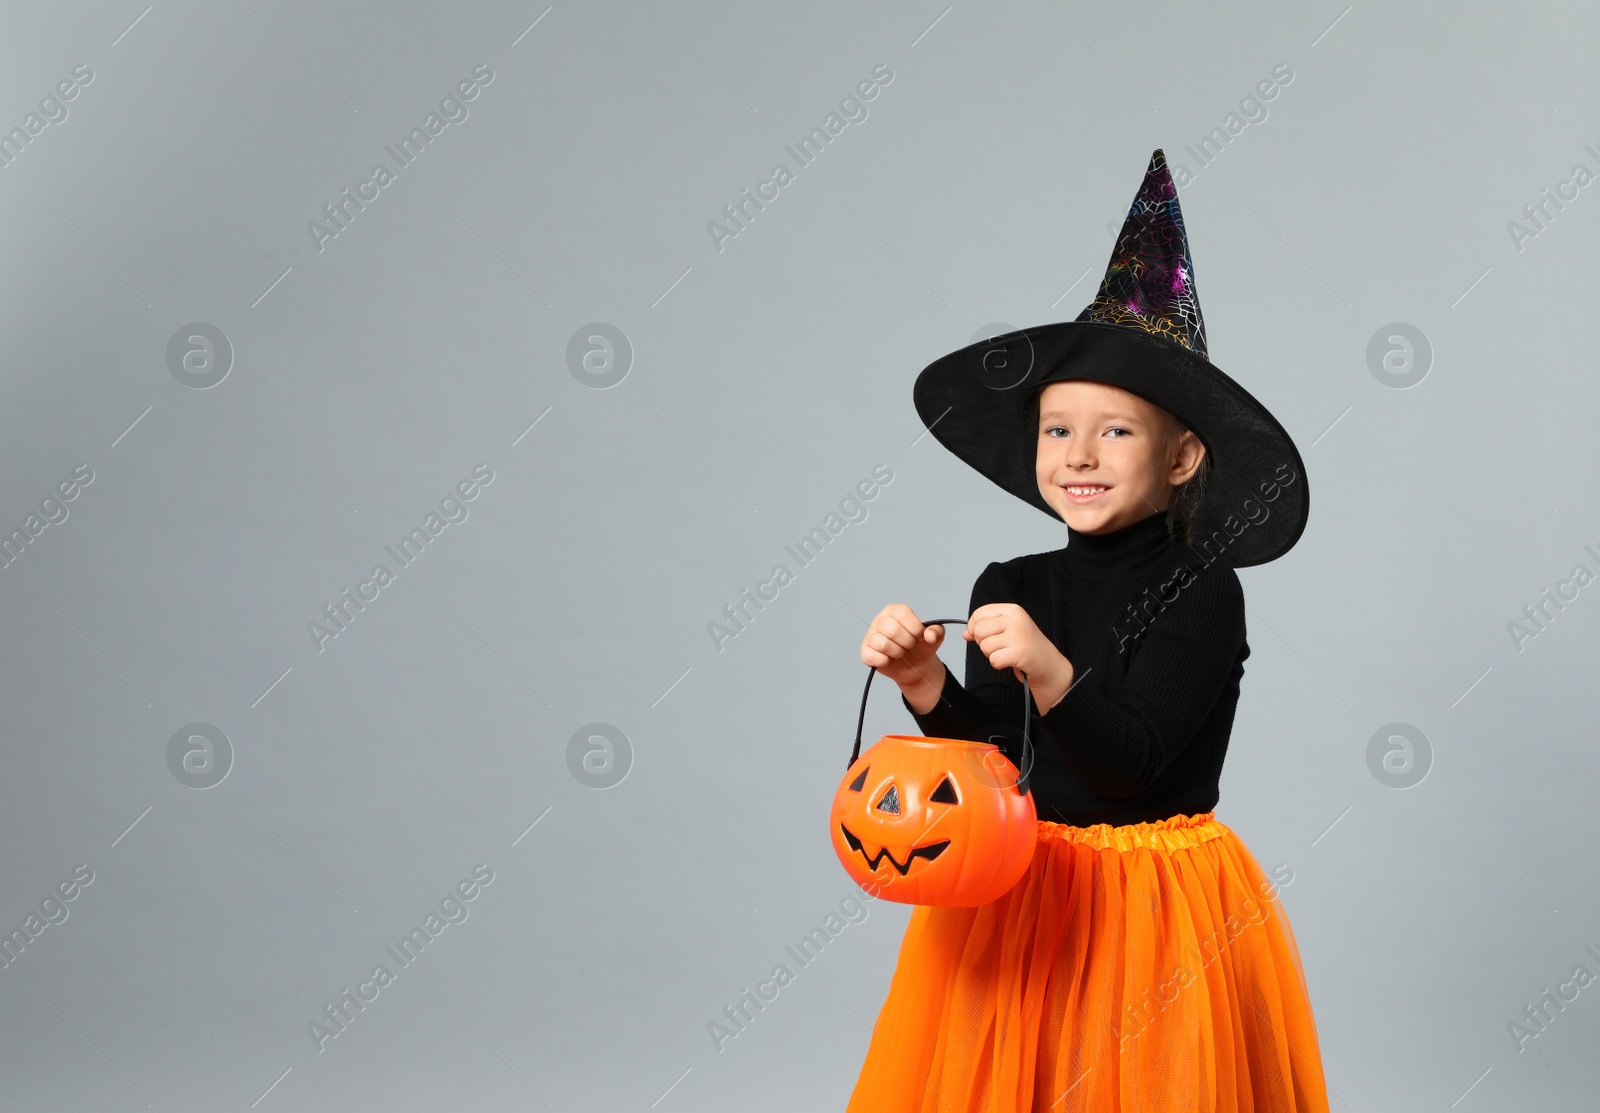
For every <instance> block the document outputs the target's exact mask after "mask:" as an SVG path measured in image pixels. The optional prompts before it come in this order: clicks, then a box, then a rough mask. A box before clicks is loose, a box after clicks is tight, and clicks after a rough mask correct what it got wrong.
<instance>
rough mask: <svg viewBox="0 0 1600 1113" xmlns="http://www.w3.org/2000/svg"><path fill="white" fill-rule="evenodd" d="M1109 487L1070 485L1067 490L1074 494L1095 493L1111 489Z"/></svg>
mask: <svg viewBox="0 0 1600 1113" xmlns="http://www.w3.org/2000/svg"><path fill="white" fill-rule="evenodd" d="M1110 489H1111V488H1109V487H1068V488H1067V490H1068V491H1069V492H1070V493H1072V494H1074V495H1094V494H1098V493H1099V492H1101V491H1109V490H1110Z"/></svg>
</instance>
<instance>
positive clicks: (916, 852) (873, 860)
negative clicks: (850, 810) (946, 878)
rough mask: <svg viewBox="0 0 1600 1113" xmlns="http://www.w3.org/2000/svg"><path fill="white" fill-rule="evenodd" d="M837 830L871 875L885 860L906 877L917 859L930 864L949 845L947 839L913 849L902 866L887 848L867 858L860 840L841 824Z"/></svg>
mask: <svg viewBox="0 0 1600 1113" xmlns="http://www.w3.org/2000/svg"><path fill="white" fill-rule="evenodd" d="M839 830H841V831H843V832H844V841H845V842H847V843H849V844H850V849H851V850H854V851H856V852H857V853H858V854H860V855H861V857H862V858H864V859H865V860H866V863H867V868H868V869H870V870H871V871H872V872H873V873H877V872H878V865H879V863H881V862H882V861H883V860H884V859H885V858H887V859H889V864H890V865H892V866H894V868H895V869H896V870H897V871H898V872H899V874H900V876H901V877H904V876H905V875H906V871H907V870H909V869H910V868H911V863H912V862H915V861H916V860H917V859H918V858H926V859H927V860H928V861H930V862H931V861H933V860H934V859H935V858H937V857H938V856H939V855H941V854H943V853H944V851H945V848H946V847H947V846H949V845H950V840H949V839H941V840H940V841H939V842H935V843H929V844H928V845H927V846H918V847H914V848H913V849H912V851H911V853H910V854H907V855H906V864H905V865H903V866H902V865H901V864H900V863H899V862H897V861H895V858H894V855H893V854H890V853H889V848H888V847H887V846H885V847H880V848H879V850H878V852H877V853H876V854H874V855H872V856H871V857H868V855H867V851H866V848H865V847H863V846H862V845H861V840H860V839H858V838H856V837H855V835H854V834H853V833H852V832H851V830H850V828H848V827H846V826H845V825H844V824H843V823H841V824H839Z"/></svg>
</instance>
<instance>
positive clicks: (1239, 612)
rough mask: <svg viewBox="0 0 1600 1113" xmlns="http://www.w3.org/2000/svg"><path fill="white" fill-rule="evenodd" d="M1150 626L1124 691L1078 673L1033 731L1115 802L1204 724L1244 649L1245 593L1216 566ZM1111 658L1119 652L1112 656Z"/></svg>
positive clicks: (1163, 765)
mask: <svg viewBox="0 0 1600 1113" xmlns="http://www.w3.org/2000/svg"><path fill="white" fill-rule="evenodd" d="M1176 590H1177V598H1176V599H1174V600H1172V601H1171V602H1169V603H1168V604H1167V606H1166V607H1165V608H1164V609H1162V610H1161V611H1159V612H1158V613H1156V614H1155V615H1154V616H1153V617H1152V618H1150V619H1148V620H1147V621H1148V629H1147V630H1146V631H1145V633H1144V635H1143V637H1142V639H1141V644H1139V645H1138V646H1137V648H1136V649H1135V648H1134V646H1133V645H1131V644H1130V645H1129V646H1128V647H1127V649H1126V651H1127V652H1131V653H1133V658H1132V661H1131V663H1130V664H1129V666H1128V668H1127V672H1126V675H1124V676H1123V677H1122V679H1121V680H1120V682H1116V683H1114V684H1109V685H1108V683H1107V680H1108V678H1107V677H1104V676H1100V677H1096V676H1094V675H1093V674H1092V672H1090V673H1085V672H1084V666H1083V664H1080V663H1079V662H1077V661H1074V662H1073V664H1074V667H1075V668H1076V670H1077V675H1076V676H1075V677H1074V682H1073V687H1072V689H1071V690H1070V691H1069V692H1068V693H1067V694H1066V695H1065V696H1064V697H1063V698H1062V699H1061V701H1060V702H1059V703H1057V704H1056V705H1055V707H1053V708H1051V709H1050V710H1049V712H1047V713H1046V714H1045V715H1044V716H1043V717H1042V718H1041V719H1040V720H1039V722H1040V723H1041V724H1042V725H1043V727H1044V732H1045V735H1046V737H1048V738H1049V739H1050V740H1051V742H1053V743H1054V745H1055V746H1056V749H1057V751H1058V752H1059V753H1060V754H1061V756H1062V759H1063V760H1064V761H1065V763H1066V764H1067V766H1068V767H1069V768H1070V769H1071V770H1072V771H1073V772H1074V773H1075V774H1076V775H1077V776H1078V777H1079V778H1080V779H1081V780H1082V781H1083V782H1084V784H1086V785H1087V786H1088V787H1089V788H1090V789H1091V790H1092V791H1094V792H1095V793H1097V794H1098V795H1100V796H1103V797H1106V798H1108V799H1113V800H1124V799H1128V798H1130V797H1133V796H1136V795H1138V794H1139V793H1141V792H1143V791H1144V790H1145V789H1147V788H1149V787H1150V786H1151V785H1152V784H1154V783H1155V781H1156V779H1157V778H1158V777H1159V776H1160V775H1161V774H1162V772H1164V771H1165V770H1166V769H1167V767H1168V766H1170V765H1171V764H1172V762H1173V760H1174V759H1175V758H1176V757H1177V756H1178V754H1179V753H1180V752H1181V751H1182V749H1183V747H1184V746H1185V745H1186V744H1188V742H1189V741H1190V740H1191V739H1192V738H1194V736H1195V734H1196V732H1197V731H1198V730H1199V729H1200V727H1201V725H1202V724H1203V723H1204V722H1205V720H1206V718H1207V716H1208V715H1209V714H1210V712H1211V709H1212V707H1213V705H1215V704H1216V702H1217V697H1218V696H1219V695H1220V694H1221V693H1222V690H1223V687H1224V685H1225V684H1226V683H1227V680H1228V677H1229V674H1230V673H1231V672H1232V671H1233V668H1234V666H1235V662H1236V660H1238V659H1240V658H1239V652H1240V649H1241V647H1242V646H1243V645H1244V644H1245V624H1244V589H1243V587H1242V586H1241V585H1240V583H1239V577H1238V574H1237V573H1236V572H1234V570H1233V569H1232V568H1230V567H1227V566H1225V565H1213V566H1212V567H1210V568H1207V569H1205V570H1203V571H1200V572H1199V573H1198V574H1196V575H1194V576H1193V578H1192V579H1191V580H1190V581H1189V582H1188V583H1187V584H1185V585H1183V586H1181V587H1178V588H1177V589H1176ZM1109 652H1110V654H1111V655H1112V656H1113V657H1115V655H1116V654H1118V653H1119V652H1120V651H1119V650H1118V649H1117V648H1115V646H1114V645H1113V647H1112V648H1111V649H1110V651H1109Z"/></svg>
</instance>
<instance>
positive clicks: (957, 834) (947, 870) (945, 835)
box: [831, 734, 1037, 907]
mask: <svg viewBox="0 0 1600 1113" xmlns="http://www.w3.org/2000/svg"><path fill="white" fill-rule="evenodd" d="M1016 779H1017V771H1016V768H1015V767H1014V766H1013V765H1011V763H1010V762H1009V761H1007V760H1006V758H1005V756H1004V755H1003V754H1001V753H1000V751H999V749H998V748H997V747H995V746H992V745H988V744H986V743H980V742H966V741H962V740H959V739H947V738H939V739H932V738H915V737H910V736H907V735H899V734H891V735H885V736H884V737H883V738H881V739H879V741H878V743H877V744H876V745H874V746H872V747H871V748H870V749H868V750H867V751H866V753H864V754H862V755H861V756H860V757H859V758H857V759H856V762H855V764H854V765H852V766H851V767H850V769H849V770H848V771H847V772H846V774H845V777H844V780H843V781H842V782H841V783H840V785H839V789H838V791H837V792H836V793H835V794H834V800H833V810H832V816H831V819H832V838H833V844H834V850H835V852H836V853H837V854H838V855H839V860H840V861H841V862H842V863H843V864H844V867H845V869H846V871H848V872H849V874H850V876H851V877H853V878H854V879H855V880H856V882H857V884H859V885H861V886H862V888H864V889H867V890H868V891H871V892H875V893H876V895H878V896H881V897H884V898H886V899H888V900H893V901H899V902H902V903H905V904H934V905H955V906H962V907H972V906H975V905H979V904H987V903H988V902H989V901H991V900H994V899H995V898H997V897H999V896H1001V895H1003V894H1004V893H1005V892H1006V891H1007V890H1009V889H1010V888H1011V887H1012V886H1013V885H1015V884H1016V883H1017V881H1018V880H1019V879H1020V878H1021V876H1022V874H1023V873H1025V872H1026V871H1027V868H1028V863H1029V861H1031V859H1032V857H1033V848H1034V842H1035V821H1036V819H1037V814H1036V812H1035V810H1034V803H1033V797H1032V796H1031V795H1026V794H1022V793H1019V792H1018V791H1017V789H1016V787H1015V786H1016Z"/></svg>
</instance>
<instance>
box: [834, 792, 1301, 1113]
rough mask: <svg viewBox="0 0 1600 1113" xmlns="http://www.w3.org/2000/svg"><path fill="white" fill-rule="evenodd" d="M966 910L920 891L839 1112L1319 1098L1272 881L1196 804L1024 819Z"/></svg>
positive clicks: (1146, 1106)
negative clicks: (1026, 839)
mask: <svg viewBox="0 0 1600 1113" xmlns="http://www.w3.org/2000/svg"><path fill="white" fill-rule="evenodd" d="M1038 840H1039V844H1038V849H1037V851H1036V852H1035V854H1034V857H1033V863H1032V865H1031V866H1030V867H1029V870H1028V872H1027V874H1025V875H1024V876H1023V878H1022V880H1021V881H1020V882H1018V883H1017V885H1016V887H1015V888H1013V889H1012V890H1011V891H1010V892H1008V893H1007V894H1006V895H1005V896H1003V897H1001V898H1000V899H998V900H996V901H992V902H991V903H989V904H985V905H982V906H980V907H977V908H936V907H931V906H925V905H918V906H917V907H916V908H915V909H914V910H913V911H912V914H911V920H910V922H909V923H908V924H907V926H906V932H905V937H904V939H903V940H902V942H901V944H900V957H899V961H898V963H897V964H896V966H895V972H894V978H893V981H892V982H891V983H890V986H889V995H888V998H887V999H886V1000H885V1001H884V1003H883V1008H882V1009H881V1010H880V1012H879V1014H878V1020H877V1023H876V1024H875V1025H874V1027H873V1032H872V1038H871V1042H870V1044H869V1046H868V1049H867V1057H866V1062H865V1063H864V1064H863V1066H862V1068H861V1075H860V1078H859V1079H858V1080H857V1082H856V1087H855V1091H854V1093H853V1094H852V1096H851V1098H850V1104H849V1107H848V1110H849V1113H978V1111H980V1110H981V1111H983V1113H1033V1111H1038V1113H1072V1111H1074V1110H1089V1111H1093V1113H1168V1111H1176V1110H1184V1111H1192V1113H1246V1111H1257V1113H1259V1111H1272V1113H1290V1111H1294V1113H1306V1111H1314V1113H1327V1109H1328V1098H1327V1086H1326V1084H1325V1083H1324V1081H1323V1077H1322V1057H1321V1054H1320V1053H1319V1051H1318V1048H1317V1033H1316V1027H1315V1025H1314V1023H1313V1020H1312V1016H1311V1003H1310V1000H1309V998H1308V996H1307V993H1306V984H1305V975H1304V974H1303V973H1302V971H1301V968H1300V956H1299V952H1298V950H1297V949H1296V947H1295V943H1294V936H1293V934H1292V933H1291V932H1290V929H1289V921H1288V918H1287V917H1286V916H1285V914H1284V911H1283V906H1282V904H1281V902H1280V901H1279V900H1278V899H1277V889H1276V888H1275V887H1274V883H1273V881H1272V879H1270V878H1269V877H1267V875H1266V874H1265V872H1264V871H1263V870H1262V869H1261V866H1260V865H1259V864H1258V863H1257V862H1256V860H1255V858H1254V857H1253V856H1252V855H1251V853H1250V851H1249V850H1248V849H1246V847H1245V845H1244V843H1243V842H1242V841H1240V839H1239V837H1238V836H1237V835H1235V834H1234V833H1233V831H1232V830H1230V829H1229V828H1228V827H1226V826H1225V825H1224V824H1222V823H1220V822H1218V821H1217V820H1216V819H1215V818H1214V817H1213V813H1211V812H1206V813H1204V814H1201V815H1193V816H1184V815H1179V816H1173V817H1171V818H1170V819H1164V820H1160V821H1156V822H1151V823H1133V824H1128V825H1125V826H1120V827H1112V826H1110V825H1109V824H1104V823H1102V824H1098V825H1096V826H1092V827H1070V826H1067V825H1065V824H1060V823H1050V822H1048V821H1045V820H1039V821H1038Z"/></svg>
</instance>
